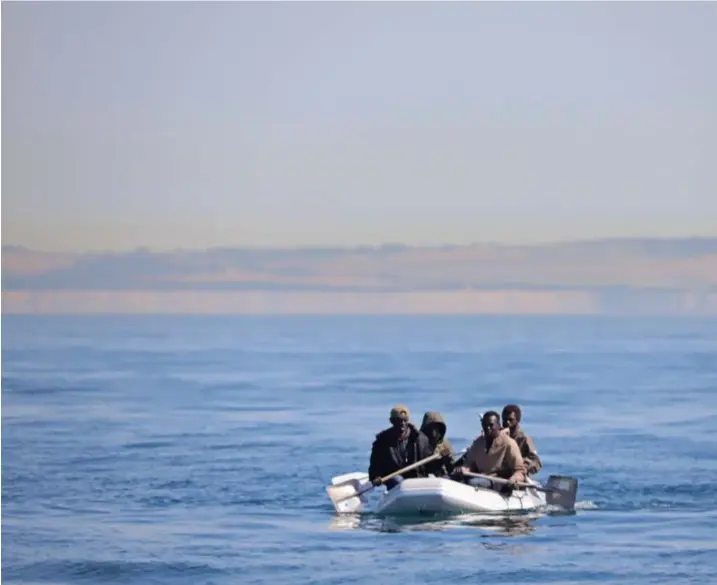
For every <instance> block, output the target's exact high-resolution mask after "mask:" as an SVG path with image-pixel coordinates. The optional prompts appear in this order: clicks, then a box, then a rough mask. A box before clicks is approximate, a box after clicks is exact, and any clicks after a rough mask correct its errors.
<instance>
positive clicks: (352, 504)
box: [326, 479, 368, 514]
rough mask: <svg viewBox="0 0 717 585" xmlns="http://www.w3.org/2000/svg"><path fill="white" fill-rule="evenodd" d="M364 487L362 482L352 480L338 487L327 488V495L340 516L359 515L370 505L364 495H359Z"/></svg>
mask: <svg viewBox="0 0 717 585" xmlns="http://www.w3.org/2000/svg"><path fill="white" fill-rule="evenodd" d="M362 487H363V482H361V481H360V480H356V479H354V480H350V481H347V482H346V483H341V484H338V485H330V486H327V487H326V493H327V494H328V496H329V498H330V499H331V503H332V504H333V505H334V510H336V512H337V513H339V514H357V513H358V512H360V511H361V510H362V509H363V507H364V506H365V505H366V504H367V503H368V500H367V499H366V496H365V495H364V494H359V490H360V489H361V488H362Z"/></svg>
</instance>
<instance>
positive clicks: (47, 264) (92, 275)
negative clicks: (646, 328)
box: [2, 238, 717, 315]
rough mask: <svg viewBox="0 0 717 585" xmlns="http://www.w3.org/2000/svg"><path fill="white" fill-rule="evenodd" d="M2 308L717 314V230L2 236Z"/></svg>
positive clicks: (60, 311)
mask: <svg viewBox="0 0 717 585" xmlns="http://www.w3.org/2000/svg"><path fill="white" fill-rule="evenodd" d="M2 303H3V308H2V312H3V314H64V313H123V314H127V313H140V314H141V313H177V314H586V315H590V314H633V313H634V314H694V315H713V314H717V238H654V239H645V238H640V239H630V238H621V239H606V240H585V241H576V242H560V243H553V244H536V245H504V244H473V245H465V246H436V247H412V246H404V245H400V244H387V245H383V246H376V247H369V246H361V247H356V248H335V247H326V248H318V247H313V248H296V249H266V248H264V249H261V248H257V249H247V248H213V249H207V250H175V251H167V252H152V251H149V250H142V249H138V250H134V251H129V252H87V253H53V252H42V251H35V250H32V249H30V248H26V247H23V246H9V245H7V246H6V245H4V246H3V248H2Z"/></svg>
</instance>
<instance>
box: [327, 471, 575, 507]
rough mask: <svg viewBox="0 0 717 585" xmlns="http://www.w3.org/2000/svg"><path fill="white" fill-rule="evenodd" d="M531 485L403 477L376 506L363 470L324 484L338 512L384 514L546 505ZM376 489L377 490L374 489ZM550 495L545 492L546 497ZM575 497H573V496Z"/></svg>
mask: <svg viewBox="0 0 717 585" xmlns="http://www.w3.org/2000/svg"><path fill="white" fill-rule="evenodd" d="M529 483H530V486H531V487H527V486H526V487H524V488H522V489H516V490H514V491H513V493H512V494H511V495H510V496H506V495H504V494H501V493H500V492H498V491H495V490H493V489H490V488H488V487H487V482H486V484H484V485H478V486H471V485H468V484H466V483H462V482H459V481H454V480H452V479H448V478H443V477H423V478H413V479H406V480H404V481H402V482H401V483H400V484H399V485H397V486H396V487H394V488H393V489H391V490H388V491H386V492H384V493H382V494H381V495H380V497H379V499H378V502H377V503H376V505H375V506H373V507H372V506H370V502H369V499H368V497H367V493H369V492H370V491H371V490H370V487H369V486H370V485H371V483H370V482H369V480H368V475H367V474H366V473H361V472H354V473H347V474H344V475H339V476H336V477H334V478H332V480H331V484H332V485H331V486H329V487H328V488H327V491H328V493H329V497H330V498H331V500H332V502H333V503H334V507H335V509H336V511H337V512H338V513H344V514H346V513H349V514H351V513H353V514H356V513H360V512H364V511H370V512H372V513H374V514H379V515H387V516H405V515H423V514H465V513H481V514H510V513H519V512H526V511H533V510H536V509H539V508H542V507H544V506H546V504H547V500H546V493H545V492H544V491H542V490H541V491H538V489H535V488H533V487H532V486H535V487H536V488H542V486H541V485H540V484H539V483H537V482H535V481H532V480H531V481H530V482H529ZM375 491H378V490H375ZM550 495H552V494H551V493H549V494H548V497H550ZM573 501H574V500H573Z"/></svg>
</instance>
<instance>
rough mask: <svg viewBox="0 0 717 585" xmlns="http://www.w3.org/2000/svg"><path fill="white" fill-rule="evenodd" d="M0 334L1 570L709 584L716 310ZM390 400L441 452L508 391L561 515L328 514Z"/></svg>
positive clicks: (128, 324) (209, 323)
mask: <svg viewBox="0 0 717 585" xmlns="http://www.w3.org/2000/svg"><path fill="white" fill-rule="evenodd" d="M1 343H2V405H1V406H2V582H3V583H8V584H23V585H31V584H32V585H35V584H49V583H54V584H63V585H76V584H90V583H92V584H95V583H101V584H105V583H117V584H127V585H150V584H167V585H169V584H171V585H184V584H186V585H230V584H242V585H243V584H246V585H250V584H267V585H283V584H287V585H301V584H307V585H309V584H311V585H329V584H337V585H338V584H357V585H382V584H385V583H402V584H403V585H408V584H412V583H416V584H418V583H420V584H424V583H425V584H437V585H438V584H441V585H444V584H455V583H489V582H494V583H496V582H501V583H510V584H516V583H532V584H540V583H550V584H554V585H557V584H569V583H601V584H603V583H615V584H618V583H619V584H634V585H648V584H671V585H674V584H676V583H695V584H699V585H708V584H711V583H717V491H716V489H717V320H716V319H714V318H711V319H708V318H688V317H675V318H665V317H647V316H642V317H626V316H610V317H531V316H458V315H456V316H281V317H270V316H255V317H249V316H144V315H143V316H120V315H114V316H19V315H17V316H16V315H4V316H3V317H2V338H1ZM395 403H404V404H406V405H407V406H408V407H409V409H410V411H411V417H412V420H413V421H414V422H417V423H419V424H420V421H421V418H422V416H423V413H424V412H426V411H428V410H438V411H440V412H441V413H442V414H443V415H444V417H445V418H446V421H447V424H448V437H449V438H450V439H451V440H452V442H453V444H454V446H455V447H456V449H460V448H462V447H465V446H467V445H468V444H470V442H471V441H472V440H473V438H475V437H476V436H477V435H478V434H479V432H480V421H479V416H480V413H482V412H485V411H487V410H491V409H492V410H501V409H502V407H503V405H504V404H506V403H517V404H519V405H520V406H521V408H522V411H523V427H524V428H525V430H526V432H528V434H530V435H531V436H532V437H533V439H534V441H535V444H536V447H537V449H538V452H539V453H540V456H541V458H542V461H543V464H544V468H543V470H542V471H541V473H540V474H539V475H538V479H543V480H545V479H547V477H548V476H549V475H552V474H556V475H567V476H572V477H576V478H577V479H578V481H579V491H578V502H577V504H576V508H575V510H572V511H564V510H552V511H551V510H548V511H545V512H541V513H539V514H535V515H528V516H515V517H507V518H491V517H485V516H483V517H480V516H471V515H467V516H460V517H458V518H430V517H427V518H417V519H416V518H409V519H399V518H381V517H378V516H374V515H372V514H370V513H366V514H362V515H360V516H348V517H341V516H337V515H336V513H335V512H334V509H333V507H332V505H331V502H330V500H329V499H328V497H327V494H326V490H325V488H326V485H327V484H328V483H329V482H330V481H331V478H332V477H333V476H336V475H339V474H343V473H348V472H352V471H366V469H367V466H368V458H369V452H370V449H371V443H372V440H373V439H374V436H375V434H376V433H378V432H379V431H381V430H382V429H384V428H386V427H387V426H388V425H389V423H388V416H389V411H390V409H391V407H392V406H393V405H394V404H395ZM377 496H378V494H376V495H375V496H372V497H377Z"/></svg>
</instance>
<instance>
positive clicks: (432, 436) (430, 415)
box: [421, 412, 456, 477]
mask: <svg viewBox="0 0 717 585" xmlns="http://www.w3.org/2000/svg"><path fill="white" fill-rule="evenodd" d="M421 432H422V433H423V434H424V435H426V437H428V442H429V443H430V444H431V449H432V450H433V453H439V452H440V453H441V454H442V455H443V459H439V460H437V461H431V462H430V463H427V464H426V465H425V470H426V473H428V474H430V473H432V474H433V475H435V476H436V477H441V476H443V475H448V474H449V473H450V472H451V471H452V470H453V459H454V458H455V456H456V454H455V452H454V451H453V445H452V444H451V442H450V441H449V440H448V439H446V438H445V437H446V421H445V420H444V419H443V416H441V413H440V412H427V413H426V414H424V415H423V422H422V423H421Z"/></svg>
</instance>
